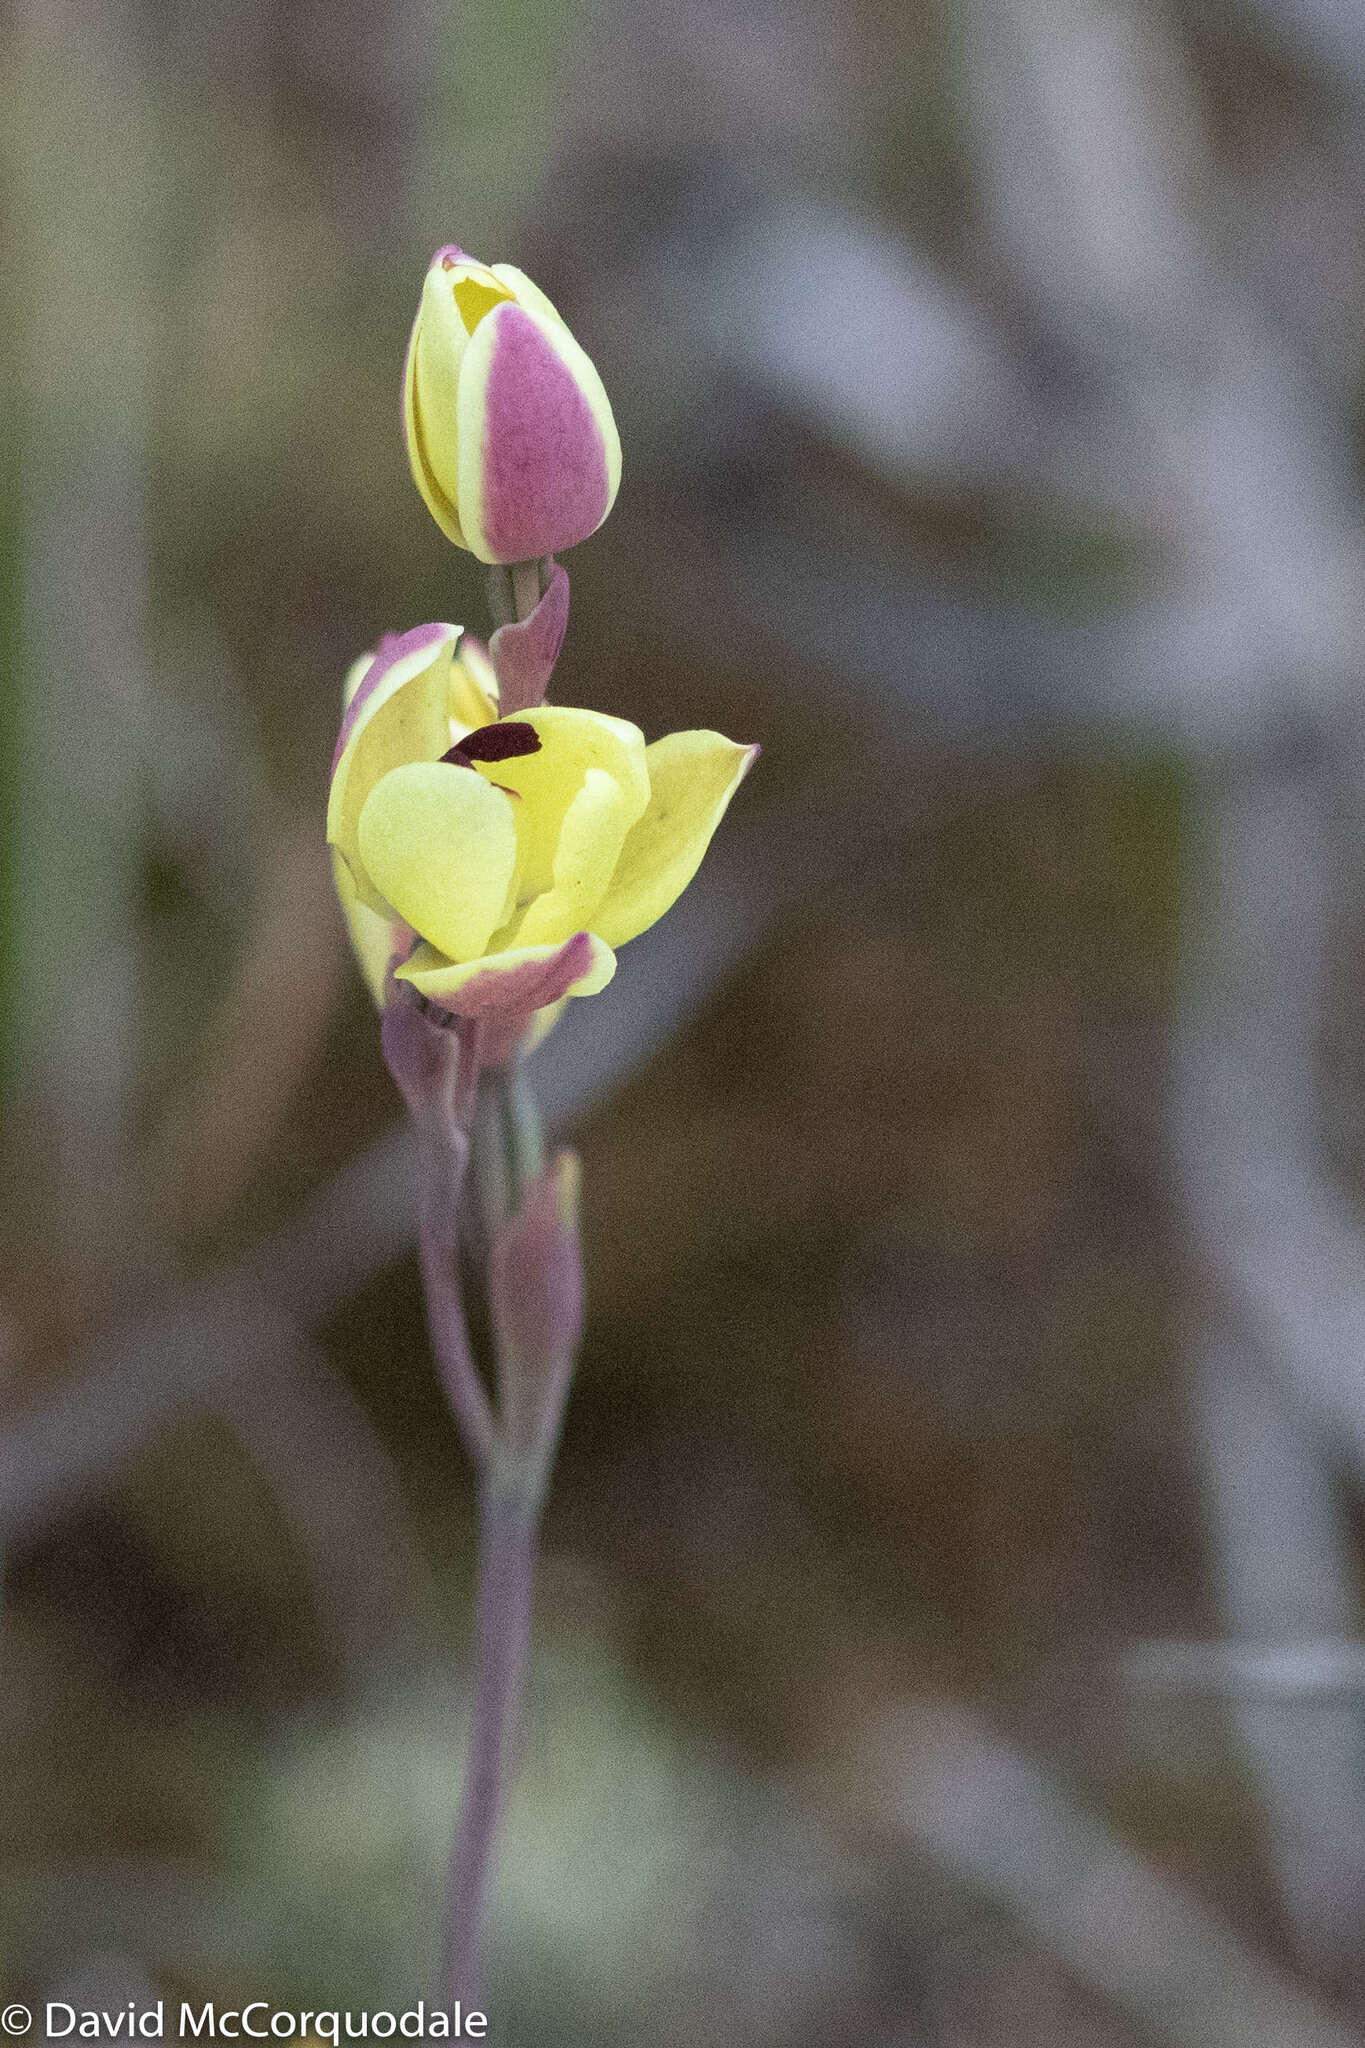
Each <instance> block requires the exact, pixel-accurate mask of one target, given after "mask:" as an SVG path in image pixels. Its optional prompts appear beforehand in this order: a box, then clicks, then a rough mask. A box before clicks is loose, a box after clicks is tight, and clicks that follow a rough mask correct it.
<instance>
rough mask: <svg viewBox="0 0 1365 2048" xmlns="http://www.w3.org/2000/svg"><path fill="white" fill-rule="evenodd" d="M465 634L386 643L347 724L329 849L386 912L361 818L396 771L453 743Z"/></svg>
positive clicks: (428, 631) (448, 631) (411, 636)
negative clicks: (367, 858)
mask: <svg viewBox="0 0 1365 2048" xmlns="http://www.w3.org/2000/svg"><path fill="white" fill-rule="evenodd" d="M459 635H460V628H459V627H458V626H448V625H431V626H414V628H413V629H412V631H411V632H410V633H402V634H398V635H396V636H393V637H390V638H388V639H386V640H383V641H381V643H380V645H379V649H378V651H377V653H376V654H375V657H374V660H373V661H372V662H371V664H370V666H369V668H368V669H367V671H366V672H365V674H364V676H363V677H362V678H361V679H360V682H359V683H358V684H357V685H356V686H355V688H354V690H353V692H352V695H351V699H350V703H349V704H348V706H347V708H346V713H345V716H344V717H343V719H342V722H341V734H340V737H339V739H338V740H337V747H336V753H335V755H334V757H333V761H332V786H331V789H330V791H329V793H328V798H327V842H328V844H329V846H335V847H336V848H337V849H338V851H339V852H340V853H341V854H342V856H343V858H344V859H345V861H346V863H347V865H348V867H349V868H350V870H351V874H352V876H353V878H354V881H355V885H356V890H357V893H358V895H359V898H360V900H361V901H362V902H364V903H368V904H369V906H370V908H371V909H372V910H377V911H379V912H381V913H383V912H384V911H385V910H386V909H387V907H388V906H387V904H386V903H385V902H384V900H383V898H382V896H381V895H379V894H378V893H377V892H376V890H375V889H374V888H373V886H372V884H371V882H370V880H369V877H368V876H367V875H366V873H365V868H364V862H363V860H362V858H361V855H360V848H359V843H358V841H357V837H356V830H357V826H358V825H359V822H360V813H361V811H362V809H363V808H364V804H365V800H366V798H367V797H368V796H369V794H370V791H371V790H372V789H373V788H374V786H375V784H376V783H377V782H378V781H379V780H380V778H381V776H383V775H386V774H387V773H388V772H389V770H390V769H392V768H396V767H398V765H399V764H400V763H401V762H404V761H413V760H423V759H426V760H430V761H435V760H438V759H439V758H440V756H441V755H442V754H443V753H444V752H445V750H446V748H447V746H448V745H449V744H450V740H449V730H450V709H449V696H450V675H449V671H450V656H451V651H452V649H453V646H454V643H455V642H456V641H457V640H458V638H459ZM354 673H355V671H354V669H352V671H351V675H352V676H353V675H354ZM347 680H348V682H349V681H350V677H348V679H347Z"/></svg>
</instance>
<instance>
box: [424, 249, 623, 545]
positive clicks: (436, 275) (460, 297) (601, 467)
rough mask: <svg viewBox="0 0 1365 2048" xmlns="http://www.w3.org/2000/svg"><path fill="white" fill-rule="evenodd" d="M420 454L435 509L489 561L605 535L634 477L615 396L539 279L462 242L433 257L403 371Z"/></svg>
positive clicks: (444, 527)
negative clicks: (482, 256) (611, 399)
mask: <svg viewBox="0 0 1365 2048" xmlns="http://www.w3.org/2000/svg"><path fill="white" fill-rule="evenodd" d="M403 427H404V432H405V435H406V438H407V447H408V463H409V466H410V468H411V470H412V476H413V482H414V483H415V484H416V485H417V488H418V490H419V491H420V492H421V494H422V497H423V499H424V500H425V502H426V506H427V509H428V511H429V512H430V513H431V516H432V518H433V519H434V520H435V521H436V523H437V525H438V526H439V527H440V528H441V531H442V532H443V533H445V534H446V535H447V536H448V537H449V538H450V539H451V540H453V541H454V542H455V545H456V546H457V547H462V548H468V549H469V550H470V552H471V553H472V554H475V555H477V556H478V558H479V560H480V561H481V562H489V563H493V562H504V563H506V562H529V561H535V560H538V559H539V558H540V557H541V556H543V555H553V554H556V553H558V552H559V551H560V550H561V549H563V548H567V547H571V546H572V545H573V543H574V542H575V541H580V540H586V539H587V537H588V535H589V534H590V533H595V532H596V530H597V528H598V527H599V526H600V525H601V524H602V521H603V520H604V519H605V518H606V516H607V514H608V512H610V510H611V507H612V502H613V500H614V499H615V497H616V490H617V486H618V484H619V483H620V481H621V443H620V439H619V437H618V435H617V432H616V422H615V420H614V419H613V417H612V411H611V406H610V404H609V403H608V401H607V394H606V392H605V391H604V390H603V388H602V380H601V378H600V377H599V376H598V374H597V371H596V370H595V369H594V367H593V365H592V362H591V360H590V359H589V357H588V356H587V355H586V354H585V353H584V351H583V350H582V349H581V348H580V347H579V345H578V343H577V342H576V341H575V340H574V337H573V335H572V334H571V333H570V332H569V330H568V328H567V327H566V326H565V324H564V321H563V320H562V319H561V318H560V315H559V314H558V312H557V311H556V310H555V308H554V306H553V305H551V303H550V301H549V299H547V298H546V296H545V294H544V292H543V291H541V290H540V288H539V286H538V285H534V284H532V282H531V280H530V278H529V277H527V276H525V274H524V273H523V272H522V271H520V270H518V269H516V268H515V266H514V265H513V264H511V263H495V264H493V265H492V266H491V267H490V266H488V265H487V264H483V263H477V262H475V260H474V258H473V257H472V256H466V255H465V253H464V251H463V249H459V248H456V246H455V245H454V243H449V244H448V245H447V246H446V247H445V248H443V249H438V250H437V251H436V254H435V255H434V256H433V257H432V259H431V264H430V267H429V269H428V271H427V275H426V282H425V284H424V285H423V288H422V298H421V303H420V305H419V306H418V309H417V318H416V320H415V321H414V322H413V328H412V338H411V340H410V341H409V343H408V353H407V360H406V363H405V364H404V369H403Z"/></svg>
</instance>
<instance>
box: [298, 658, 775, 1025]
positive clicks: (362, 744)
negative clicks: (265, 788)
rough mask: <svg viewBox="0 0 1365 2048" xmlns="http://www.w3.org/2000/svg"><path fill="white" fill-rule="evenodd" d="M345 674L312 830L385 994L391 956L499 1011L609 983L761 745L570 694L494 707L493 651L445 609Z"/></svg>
mask: <svg viewBox="0 0 1365 2048" xmlns="http://www.w3.org/2000/svg"><path fill="white" fill-rule="evenodd" d="M347 691H348V695H347V701H346V707H345V712H344V716H343V719H342V727H341V735H340V738H339V740H338V742H337V750H336V756H335V759H334V762H333V768H332V785H331V795H330V799H329V803H328V811H327V838H328V843H329V844H330V846H331V847H332V849H333V861H334V865H335V870H336V876H337V889H338V893H339V895H340V897H341V902H342V907H343V909H344V910H345V912H346V917H347V921H348V923H349V925H350V929H351V935H352V939H353V941H354V944H355V949H356V953H357V955H358V957H359V959H360V962H361V965H362V967H363V969H364V971H365V975H366V979H367V980H368V982H369V985H370V987H371V989H372V991H373V992H374V994H375V997H376V1000H378V1001H380V1002H382V1001H383V1000H384V990H385V984H386V976H387V972H388V971H389V970H390V969H392V971H393V973H394V974H395V976H396V979H397V980H399V981H403V982H407V983H409V984H410V985H411V986H412V987H413V988H414V989H415V990H416V991H417V992H418V993H419V994H420V995H422V996H424V997H426V999H427V1000H428V1001H429V1002H431V1003H433V1004H435V1005H436V1006H437V1007H438V1008H440V1009H442V1010H445V1011H448V1012H449V1013H451V1014H452V1015H456V1016H464V1017H478V1016H486V1017H488V1018H490V1020H492V1019H496V1020H498V1021H499V1022H500V1023H502V1024H505V1023H507V1022H508V1021H510V1020H512V1019H518V1020H519V1019H522V1018H524V1019H525V1020H526V1022H527V1024H530V1023H531V1022H532V1020H533V1019H534V1016H535V1013H536V1012H537V1011H544V1010H545V1009H546V1008H547V1007H548V1006H549V1005H552V1004H557V1003H559V1002H561V1001H562V1000H563V999H564V998H565V997H567V996H571V995H594V994H596V993H597V991H598V990H599V989H602V988H605V987H606V985H607V983H608V982H609V981H610V979H611V977H612V975H613V974H614V973H615V971H616V954H615V950H614V949H615V948H616V947H617V946H621V945H624V944H625V943H626V942H627V941H628V940H630V939H633V938H635V937H637V936H638V934H639V933H641V932H643V931H645V930H646V929H647V928H648V927H649V926H650V925H652V924H653V923H654V922H655V920H656V919H657V918H660V917H662V916H663V914H664V912H665V911H666V910H667V909H668V908H669V907H670V905H671V904H673V903H674V902H675V901H676V900H677V898H678V897H679V896H680V895H681V894H682V891H683V890H684V889H685V888H686V887H687V884H688V883H689V882H690V881H691V879H692V877H693V875H694V874H695V873H696V871H697V868H698V866H699V865H700V863H701V858H702V855H703V854H704V853H705V851H706V848H707V847H708V845H709V844H710V842H711V836H712V834H713V833H714V832H715V830H716V827H717V826H718V825H719V823H720V821H721V818H722V817H723V816H724V813H725V809H726V806H727V805H728V803H729V801H730V799H731V797H732V796H733V795H734V793H735V790H736V789H737V788H738V787H739V784H740V781H741V780H742V778H743V776H744V775H745V773H746V771H747V770H748V768H749V767H750V765H751V764H752V762H753V760H754V757H755V756H756V754H757V752H758V749H757V748H756V747H741V746H737V745H736V744H735V743H734V741H733V740H728V739H725V738H724V737H723V736H722V735H721V734H720V733H716V732H679V733H672V734H670V735H669V736H668V738H666V739H661V740H656V741H655V742H654V743H653V745H652V746H646V744H645V740H644V735H643V733H641V731H640V730H639V728H638V726H634V725H631V724H630V723H628V721H627V720H625V719H623V718H612V717H609V716H607V715H606V714H605V713H603V712H600V711H583V710H577V709H575V708H574V707H572V706H570V705H567V704H542V705H539V706H537V707H535V708H534V709H531V710H527V711H523V712H519V713H518V714H517V715H516V716H515V717H510V718H500V717H499V715H498V703H497V695H496V691H497V682H496V678H495V676H494V674H493V669H492V664H491V663H490V662H489V660H488V657H487V655H486V653H485V652H484V651H483V649H482V648H481V647H479V645H478V643H477V642H475V641H472V640H471V639H469V638H468V637H465V638H462V637H461V629H460V628H459V627H458V626H449V625H430V626H418V627H416V628H415V629H414V630H413V631H412V632H410V633H405V634H403V635H401V636H400V637H398V638H395V639H390V640H387V641H385V642H384V643H383V644H382V645H381V647H380V648H379V649H378V651H377V652H376V653H375V655H374V656H373V657H371V658H370V659H369V661H368V662H367V663H365V664H361V663H357V664H356V665H355V667H354V668H353V669H352V671H351V674H350V676H349V677H348V678H347ZM405 948H410V950H407V951H406V957H403V955H404V952H405ZM395 960H397V961H398V963H399V964H397V965H396V966H394V964H393V963H394V961H395Z"/></svg>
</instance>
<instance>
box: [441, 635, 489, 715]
mask: <svg viewBox="0 0 1365 2048" xmlns="http://www.w3.org/2000/svg"><path fill="white" fill-rule="evenodd" d="M497 715H498V679H497V676H496V675H495V673H494V670H493V664H492V662H491V661H490V660H489V658H488V649H487V648H486V647H485V646H484V644H483V642H482V641H481V640H476V639H475V638H474V635H473V634H472V633H466V634H465V636H464V638H463V640H461V642H460V648H459V652H458V653H457V655H456V656H455V659H454V661H452V662H451V664H450V720H451V737H452V739H462V738H463V737H464V735H465V733H467V732H476V731H477V730H478V728H479V727H480V726H481V725H492V723H493V721H494V720H495V719H496V717H497ZM456 728H458V731H457V730H456Z"/></svg>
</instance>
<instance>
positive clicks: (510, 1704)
mask: <svg viewBox="0 0 1365 2048" xmlns="http://www.w3.org/2000/svg"><path fill="white" fill-rule="evenodd" d="M552 569H553V565H552V564H548V563H547V564H538V563H529V564H521V563H518V564H516V565H514V567H513V568H512V569H511V570H493V571H491V572H490V577H489V588H490V597H491V601H492V603H493V608H494V616H495V617H497V616H498V615H499V610H500V607H501V606H502V605H505V606H506V609H507V612H509V613H510V615H511V618H512V619H513V620H514V621H518V620H521V619H523V618H525V617H526V616H527V614H528V613H529V612H530V611H532V610H534V608H535V606H536V604H537V603H538V602H539V600H540V597H541V594H542V592H543V589H544V587H545V585H546V583H547V581H548V578H549V575H550V573H551V572H552ZM471 1028H473V1029H475V1030H476V1028H477V1027H471ZM483 1050H485V1048H484V1047H483V1046H482V1045H481V1044H480V1043H479V1041H478V1039H477V1036H476V1037H475V1039H474V1042H473V1043H471V1044H469V1045H467V1046H465V1047H464V1048H463V1051H464V1054H465V1057H464V1058H463V1060H462V1061H461V1078H462V1086H463V1092H462V1094H461V1097H460V1101H459V1111H458V1116H457V1117H454V1118H452V1119H451V1123H452V1124H457V1125H458V1128H459V1130H460V1133H461V1148H460V1158H459V1160H458V1162H457V1163H456V1164H455V1167H454V1174H455V1178H454V1186H455V1187H456V1189H457V1190H458V1189H459V1188H460V1186H461V1184H462V1182H463V1179H464V1169H465V1165H466V1162H467V1158H468V1151H469V1145H468V1137H469V1133H470V1127H471V1124H472V1123H473V1122H474V1120H475V1118H476V1117H478V1116H479V1114H480V1105H479V1104H478V1103H477V1101H476V1090H477V1087H478V1075H479V1064H480V1060H479V1056H480V1053H481V1051H483ZM483 1113H484V1115H485V1117H486V1118H491V1119H492V1120H493V1122H494V1123H495V1125H496V1126H497V1130H498V1136H499V1142H500V1149H501V1150H502V1152H503V1155H504V1159H505V1167H506V1175H505V1179H504V1180H503V1181H502V1182H501V1185H500V1189H499V1194H500V1205H501V1209H502V1216H501V1217H499V1216H488V1217H486V1218H485V1223H486V1226H487V1229H488V1234H489V1242H490V1245H491V1242H492V1240H493V1237H494V1235H495V1233H496V1229H497V1226H498V1224H499V1223H500V1222H501V1221H502V1220H503V1218H505V1217H507V1216H510V1215H513V1214H514V1213H516V1212H517V1211H518V1210H519V1208H520V1205H521V1202H522V1198H523V1195H524V1193H525V1189H526V1185H527V1183H528V1181H529V1179H530V1178H531V1177H533V1176H534V1175H536V1174H538V1173H540V1172H541V1171H542V1169H543V1164H544V1156H543V1147H542V1145H541V1141H540V1137H539V1121H538V1118H537V1116H536V1111H535V1106H534V1104H533V1102H532V1101H531V1099H530V1097H529V1095H528V1094H527V1092H526V1089H525V1083H524V1081H523V1080H522V1078H521V1076H520V1075H519V1074H518V1073H517V1072H516V1071H515V1067H513V1069H512V1070H511V1071H508V1070H507V1069H504V1071H503V1076H502V1079H501V1081H500V1082H499V1084H498V1085H497V1087H496V1088H495V1089H494V1090H493V1091H491V1093H490V1094H489V1095H488V1096H487V1097H486V1107H485V1108H484V1110H483ZM488 1136H489V1133H488V1131H487V1130H486V1129H485V1131H484V1132H483V1139H484V1141H485V1143H486V1141H487V1139H488ZM433 1163H434V1162H433ZM428 1184H429V1185H430V1186H433V1187H439V1186H440V1184H441V1183H440V1176H439V1173H437V1174H429V1175H428ZM446 1185H447V1187H449V1185H450V1182H449V1181H447V1183H446ZM432 1213H433V1219H434V1220H435V1219H436V1218H439V1216H440V1215H441V1214H442V1213H445V1214H447V1215H449V1214H453V1213H454V1209H453V1204H452V1206H451V1207H450V1208H449V1209H448V1210H447V1211H444V1212H443V1211H442V1209H441V1207H440V1205H439V1204H438V1203H434V1204H433V1211H432ZM429 1237H430V1243H429ZM447 1241H449V1242H453V1238H452V1239H450V1240H447V1239H446V1238H444V1237H443V1234H442V1233H441V1232H440V1231H439V1229H436V1228H433V1230H432V1231H431V1232H430V1233H429V1232H428V1229H427V1220H426V1210H425V1208H424V1211H423V1226H422V1270H423V1274H424V1277H425V1280H426V1289H427V1301H428V1304H429V1309H430V1314H431V1320H432V1334H433V1338H434V1340H435V1342H436V1347H437V1354H438V1356H439V1357H440V1359H441V1363H442V1369H443V1371H444V1373H445V1377H446V1386H447V1390H448V1392H449V1395H450V1399H451V1402H452V1404H453V1405H454V1408H455V1412H456V1415H457V1416H458V1417H459V1420H460V1426H461V1428H462V1429H463V1430H464V1433H465V1436H466V1439H467V1440H468V1442H469V1444H470V1448H471V1451H472V1453H473V1455H474V1458H475V1462H476V1464H477V1466H478V1472H479V1555H478V1566H477V1584H476V1590H475V1605H474V1684H473V1699H472V1704H471V1710H470V1728H469V1756H468V1763H467V1765H466V1774H465V1785H464V1796H463V1798H462V1800H461V1802H460V1818H459V1822H458V1825H457V1827H456V1831H455V1847H454V1851H453V1854H452V1858H451V1869H450V1890H449V1896H448V1900H447V1910H446V1922H445V1947H444V1956H443V1960H442V1966H441V1995H442V1999H443V2001H444V2003H445V2005H446V2007H447V2008H448V2009H449V2008H453V2006H454V2005H455V2003H456V2001H457V2000H459V2001H461V2002H462V2003H463V2005H464V2007H465V2009H466V2010H468V2009H469V2007H470V2006H471V2005H473V2004H477V2003H478V2001H479V2000H480V1998H481V1997H482V1992H483V1932H484V1922H485V1919H486V1917H487V1912H488V1893H489V1886H490V1883H491V1880H492V1875H493V1865H494V1859H495V1854H496V1849H497V1842H498V1830H499V1827H500V1824H501V1821H502V1813H503V1806H504V1804H505V1801H506V1778H507V1773H508V1765H509V1758H510V1752H511V1750H512V1748H513V1745H514V1744H515V1742H516V1740H517V1734H518V1730H519V1727H520V1723H521V1714H522V1701H523V1697H524V1693H525V1685H526V1671H527V1666H528V1664H529V1661H530V1653H531V1593H532V1586H533V1582H534V1578H535V1555H536V1540H537V1535H538V1530H539V1525H540V1503H541V1500H542V1498H543V1490H544V1481H545V1478H546V1476H547V1474H548V1456H547V1455H546V1450H547V1446H549V1445H552V1444H553V1441H554V1437H555V1434H556V1433H557V1422H556V1424H555V1426H554V1428H550V1427H548V1426H546V1427H545V1428H543V1429H542V1430H541V1432H540V1435H539V1438H538V1440H536V1441H535V1442H534V1444H533V1445H532V1447H531V1448H529V1449H528V1448H523V1447H520V1446H518V1445H517V1444H515V1443H514V1442H512V1441H511V1439H510V1437H509V1434H508V1428H507V1424H508V1416H507V1414H506V1413H501V1414H499V1415H498V1416H497V1417H495V1416H494V1414H493V1411H492V1407H491V1404H490V1402H489V1399H488V1395H487V1393H486V1391H485V1388H484V1384H483V1381H482V1379H481V1378H480V1377H479V1373H478V1370H477V1367H476V1365H475V1362H474V1358H473V1354H472V1352H471V1350H470V1346H469V1337H468V1331H467V1326H466V1323H465V1318H464V1311H463V1306H462V1304H461V1302H460V1299H459V1275H458V1267H457V1265H456V1263H455V1261H454V1259H453V1258H447V1257H443V1256H442V1255H441V1248H442V1244H443V1243H444V1242H447ZM495 1321H496V1318H495ZM576 1347H577V1331H575V1332H574V1336H573V1339H572V1348H573V1349H576ZM504 1363H505V1362H504V1361H503V1360H501V1359H500V1360H499V1367H500V1374H499V1377H500V1379H501V1378H503V1377H504V1374H503V1372H502V1367H503V1365H504ZM568 1381H569V1370H568V1368H567V1367H566V1369H565V1371H564V1372H563V1374H562V1385H561V1384H560V1381H558V1380H557V1381H556V1382H555V1385H556V1390H557V1392H558V1396H559V1398H560V1400H561V1401H562V1399H563V1397H564V1395H565V1394H567V1391H568ZM534 1453H538V1454H539V1455H535V1454H534Z"/></svg>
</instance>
